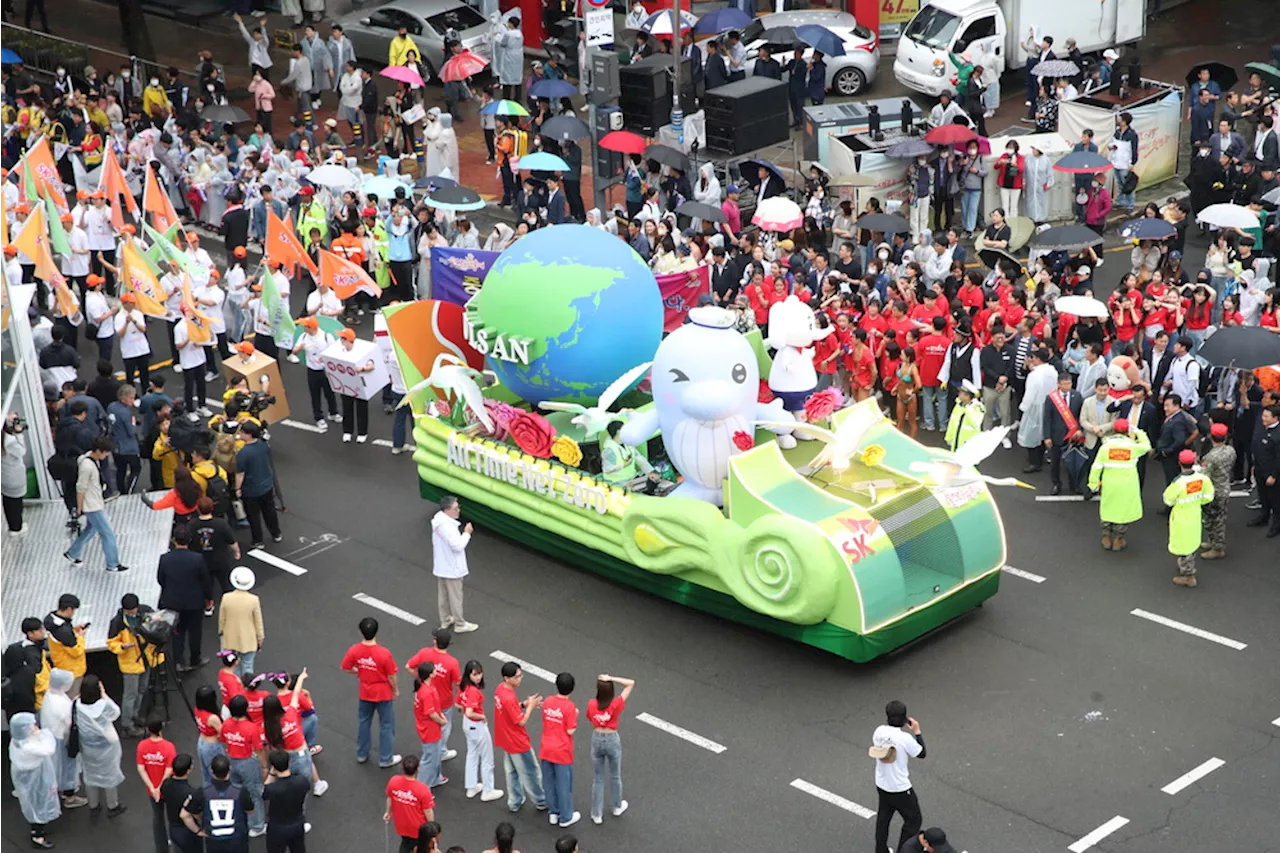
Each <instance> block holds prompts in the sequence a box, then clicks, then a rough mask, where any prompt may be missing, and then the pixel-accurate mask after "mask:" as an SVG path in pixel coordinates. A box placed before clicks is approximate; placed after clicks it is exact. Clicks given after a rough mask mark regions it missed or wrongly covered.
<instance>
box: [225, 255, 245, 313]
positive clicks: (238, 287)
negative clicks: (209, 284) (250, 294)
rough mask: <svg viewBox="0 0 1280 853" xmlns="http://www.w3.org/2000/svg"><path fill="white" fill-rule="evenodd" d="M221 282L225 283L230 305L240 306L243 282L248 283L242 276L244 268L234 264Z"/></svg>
mask: <svg viewBox="0 0 1280 853" xmlns="http://www.w3.org/2000/svg"><path fill="white" fill-rule="evenodd" d="M223 280H224V281H225V282H226V283H227V293H228V294H229V295H230V297H231V303H232V304H233V305H241V304H242V303H243V302H244V289H245V282H246V281H248V279H247V278H246V277H245V274H244V267H242V266H240V265H239V264H234V265H233V266H232V267H231V269H229V270H227V274H226V275H225V276H223Z"/></svg>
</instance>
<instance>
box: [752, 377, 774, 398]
mask: <svg viewBox="0 0 1280 853" xmlns="http://www.w3.org/2000/svg"><path fill="white" fill-rule="evenodd" d="M773 401H774V394H773V391H772V390H770V388H769V380H768V379H761V380H760V390H759V391H758V392H757V393H756V402H757V403H772V402H773Z"/></svg>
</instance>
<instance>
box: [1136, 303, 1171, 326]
mask: <svg viewBox="0 0 1280 853" xmlns="http://www.w3.org/2000/svg"><path fill="white" fill-rule="evenodd" d="M1168 319H1169V312H1168V310H1166V309H1164V308H1152V309H1151V310H1150V311H1148V312H1147V315H1146V316H1145V317H1143V318H1142V325H1143V327H1144V328H1146V329H1153V328H1155V329H1163V328H1164V325H1165V322H1166V321H1167V320H1168Z"/></svg>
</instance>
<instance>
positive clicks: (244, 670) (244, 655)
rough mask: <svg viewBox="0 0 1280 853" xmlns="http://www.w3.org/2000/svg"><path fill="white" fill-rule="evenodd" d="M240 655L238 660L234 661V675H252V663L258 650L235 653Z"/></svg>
mask: <svg viewBox="0 0 1280 853" xmlns="http://www.w3.org/2000/svg"><path fill="white" fill-rule="evenodd" d="M236 654H238V655H240V660H238V661H236V675H253V663H254V660H255V659H256V658H257V657H258V650H257V649H254V650H253V651H251V652H236Z"/></svg>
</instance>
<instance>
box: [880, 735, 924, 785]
mask: <svg viewBox="0 0 1280 853" xmlns="http://www.w3.org/2000/svg"><path fill="white" fill-rule="evenodd" d="M871 743H872V745H874V746H893V747H896V748H897V753H898V754H897V756H896V757H895V758H894V760H893V761H881V760H880V759H878V758H873V759H871V760H872V761H874V762H875V763H876V787H877V788H879V789H880V790H881V791H887V792H888V793H890V794H897V793H901V792H903V791H907V790H910V788H911V773H910V771H908V770H907V762H908V760H910V759H912V758H915V757H916V756H917V755H919V754H920V752H921V751H922V750H923V749H924V747H922V746H921V745H920V742H919V741H917V740H916V739H915V736H914V735H912V734H911V733H910V732H908V731H906V730H905V729H900V728H896V727H894V726H890V725H883V726H876V730H875V731H874V732H872V733H871Z"/></svg>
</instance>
